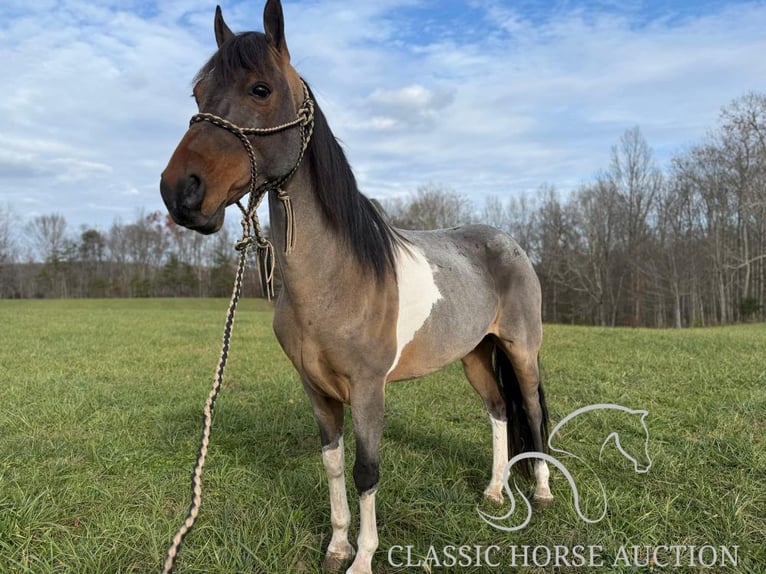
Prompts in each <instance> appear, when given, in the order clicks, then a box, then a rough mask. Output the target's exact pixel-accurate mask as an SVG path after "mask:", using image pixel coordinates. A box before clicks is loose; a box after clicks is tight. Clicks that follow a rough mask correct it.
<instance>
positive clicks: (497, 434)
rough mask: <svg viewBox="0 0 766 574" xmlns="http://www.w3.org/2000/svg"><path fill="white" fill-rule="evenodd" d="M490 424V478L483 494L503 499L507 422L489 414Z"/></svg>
mask: <svg viewBox="0 0 766 574" xmlns="http://www.w3.org/2000/svg"><path fill="white" fill-rule="evenodd" d="M489 422H490V424H491V425H492V478H491V479H490V481H489V486H487V488H486V489H485V490H484V496H486V497H487V498H490V499H492V500H495V501H498V502H499V501H501V500H502V499H503V471H504V470H505V465H506V464H508V423H507V422H506V421H503V420H500V419H496V418H494V417H493V416H492V415H489Z"/></svg>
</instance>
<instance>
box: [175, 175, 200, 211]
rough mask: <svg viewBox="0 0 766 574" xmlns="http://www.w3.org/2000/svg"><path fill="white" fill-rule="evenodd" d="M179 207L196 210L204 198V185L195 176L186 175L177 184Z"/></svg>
mask: <svg viewBox="0 0 766 574" xmlns="http://www.w3.org/2000/svg"><path fill="white" fill-rule="evenodd" d="M178 189H179V190H180V192H181V205H182V206H183V207H185V208H186V209H197V208H199V207H200V205H202V200H203V199H204V198H205V184H204V182H203V181H202V180H201V179H200V178H199V177H198V176H196V175H193V174H192V175H188V176H186V177H184V178H183V179H182V180H181V181H179V182H178Z"/></svg>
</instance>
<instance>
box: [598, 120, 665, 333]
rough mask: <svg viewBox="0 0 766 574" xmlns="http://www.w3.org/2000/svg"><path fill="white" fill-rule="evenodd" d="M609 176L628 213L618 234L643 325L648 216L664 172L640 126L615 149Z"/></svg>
mask: <svg viewBox="0 0 766 574" xmlns="http://www.w3.org/2000/svg"><path fill="white" fill-rule="evenodd" d="M608 177H609V179H610V180H611V183H612V185H613V186H614V189H615V191H616V194H617V198H618V199H619V203H620V207H621V209H622V210H623V212H624V215H623V217H624V225H623V226H622V227H621V228H620V229H618V230H617V231H619V232H620V235H621V239H622V244H623V248H624V250H625V255H626V258H627V261H628V263H629V275H630V279H629V285H630V294H631V299H632V305H631V307H632V315H633V320H632V323H633V324H634V325H639V324H641V302H642V298H643V287H642V268H641V262H642V261H643V260H644V257H645V255H646V253H645V247H646V242H647V240H648V238H649V236H650V235H651V230H650V226H649V222H648V217H649V215H650V213H651V212H652V208H653V206H654V200H655V197H656V196H657V194H658V192H659V190H660V187H661V185H662V173H661V172H660V170H659V169H658V168H657V167H656V165H655V163H654V159H653V157H652V150H651V148H650V147H649V144H648V143H647V142H646V140H645V139H644V136H643V135H642V134H641V130H640V129H639V128H638V126H636V127H634V128H631V129H629V130H626V131H625V133H623V135H622V137H621V138H620V143H619V144H618V145H616V146H613V147H612V160H611V165H610V168H609V172H608Z"/></svg>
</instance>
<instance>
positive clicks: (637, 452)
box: [478, 404, 652, 532]
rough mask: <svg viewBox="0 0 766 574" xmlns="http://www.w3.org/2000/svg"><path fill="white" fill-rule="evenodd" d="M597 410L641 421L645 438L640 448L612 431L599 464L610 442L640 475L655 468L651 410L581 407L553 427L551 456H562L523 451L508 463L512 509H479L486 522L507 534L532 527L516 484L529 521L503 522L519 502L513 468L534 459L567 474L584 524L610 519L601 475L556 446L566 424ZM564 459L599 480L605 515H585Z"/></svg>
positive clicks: (505, 482)
mask: <svg viewBox="0 0 766 574" xmlns="http://www.w3.org/2000/svg"><path fill="white" fill-rule="evenodd" d="M594 411H606V412H612V413H622V414H627V415H629V416H628V417H623V420H626V421H627V422H628V423H634V426H638V425H636V424H635V423H636V422H638V423H639V424H640V428H641V431H638V432H636V433H635V434H636V435H637V436H641V437H642V439H643V441H642V442H641V443H640V445H636V444H634V443H635V442H636V441H635V440H632V439H631V437H630V436H628V437H623V438H620V437H621V436H622V435H620V433H619V432H617V431H613V432H610V433H609V434H608V435H607V436H606V438H604V440H603V441H601V448H600V449H599V456H598V460H599V462H600V461H601V458H602V456H603V454H604V449H605V448H606V447H607V445H608V444H609V443H610V442H614V446H615V448H616V449H617V452H619V453H620V454H622V456H623V457H625V459H626V460H628V461H630V462H631V463H632V464H633V470H634V471H635V473H636V474H646V473H647V472H649V469H650V468H651V467H652V459H651V457H650V456H649V428H648V427H647V426H646V417H647V416H648V415H649V412H648V411H646V410H643V409H630V408H628V407H624V406H622V405H614V404H597V405H588V406H585V407H581V408H579V409H577V410H575V411H573V412H571V413H569V414H568V415H567V416H565V417H564V418H563V419H561V420H560V421H559V422H558V423H557V424H556V426H555V427H553V430H552V431H551V432H550V435H549V436H548V449H549V453H550V452H555V453H557V455H558V456H556V457H554V456H552V455H551V454H549V453H539V452H538V453H535V452H523V453H519V454H517V455H515V456H513V458H511V459H510V460H509V461H508V463H507V464H506V466H505V470H504V471H503V485H504V489H505V492H506V493H507V494H508V498H509V499H510V501H511V505H510V508H509V509H508V511H507V512H506V513H505V514H503V515H502V516H492V515H490V514H488V513H486V512H484V511H482V510H478V512H479V515H480V516H481V518H482V520H484V522H486V523H487V524H489V525H490V526H493V527H494V528H497V529H498V530H503V531H505V532H515V531H517V530H521V529H523V528H524V527H526V525H527V524H529V521H530V520H531V519H532V505H531V504H530V503H529V500H528V499H527V497H526V496H524V493H523V492H522V491H521V489H520V488H519V487H518V485H515V486H516V491H517V492H518V493H519V496H521V498H522V500H523V501H524V504H525V505H526V507H527V515H526V518H525V519H524V520H523V521H522V522H521V523H520V524H518V525H515V526H504V525H502V524H500V522H501V521H503V520H507V519H508V518H510V517H511V516H512V515H513V514H514V512H515V510H516V500H515V497H514V494H513V492H512V491H511V487H510V484H509V482H508V479H509V477H510V473H511V469H512V468H513V466H514V465H515V464H517V463H520V462H523V461H525V460H529V459H532V460H545V461H547V462H550V463H551V464H552V465H553V466H555V467H556V468H558V469H559V470H560V471H561V473H562V474H563V475H564V478H566V480H567V482H568V483H569V486H570V487H571V488H572V496H573V498H574V508H575V512H576V513H577V515H578V516H579V517H580V519H582V520H583V521H584V522H587V523H588V524H596V523H598V522H601V521H602V520H603V519H604V517H605V516H606V512H607V498H606V489H605V488H604V485H603V483H602V482H601V480H600V479H599V478H598V475H597V474H596V472H595V471H594V470H593V469H592V468H591V466H590V465H588V464H587V463H585V461H584V460H583V459H582V458H581V457H579V456H577V455H575V454H573V453H571V452H569V451H566V450H564V449H561V448H556V447H554V446H553V444H552V442H553V438H554V437H555V436H556V435H557V434H558V432H559V431H560V430H561V428H562V427H563V426H564V425H566V424H567V423H568V422H570V421H571V420H573V419H575V418H577V417H579V416H580V415H583V414H585V413H590V412H594ZM625 438H627V441H626V440H625ZM626 444H628V445H630V447H631V448H629V450H630V452H629V451H628V449H626V448H625V445H626ZM561 455H563V456H561ZM562 458H564V459H566V458H572V459H576V460H579V461H581V462H584V463H585V467H586V468H587V469H588V470H589V471H590V472H591V473H592V474H593V476H594V477H595V478H596V481H597V482H598V485H599V489H600V490H601V501H602V510H601V514H600V515H599V516H598V517H596V518H590V517H588V516H586V515H585V513H584V512H583V511H582V508H580V493H579V491H578V489H577V484H576V483H575V479H574V477H573V476H572V473H571V472H569V470H568V469H567V467H566V465H565V464H564V463H563V462H562Z"/></svg>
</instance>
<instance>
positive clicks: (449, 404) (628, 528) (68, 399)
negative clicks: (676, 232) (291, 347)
mask: <svg viewBox="0 0 766 574" xmlns="http://www.w3.org/2000/svg"><path fill="white" fill-rule="evenodd" d="M225 307H226V302H225V301H222V300H172V299H171V300H109V301H0V322H1V323H2V327H3V328H2V330H1V331H0V572H3V573H4V572H30V573H53V572H56V573H59V572H72V573H81V574H88V573H95V574H101V573H112V572H115V573H116V572H119V573H128V572H152V571H158V570H159V567H160V563H161V559H162V557H163V555H164V552H165V550H166V547H167V544H168V543H169V540H170V538H171V536H172V534H173V533H174V532H175V530H176V528H177V527H178V526H179V524H180V521H181V520H182V518H183V516H184V514H185V511H186V508H187V506H188V503H189V500H188V497H189V474H190V470H191V467H192V465H193V462H194V459H195V456H196V453H197V448H198V444H197V442H198V440H199V436H198V435H199V427H200V409H201V406H202V403H203V402H204V399H205V397H206V395H207V392H208V390H209V386H210V384H211V380H212V373H213V368H214V366H215V363H216V361H217V357H218V352H219V347H220V336H221V333H220V331H221V327H222V322H223V318H224V312H225ZM545 337H546V339H545V345H544V351H543V364H544V372H545V377H546V382H545V385H546V391H547V397H548V404H549V408H550V410H551V416H552V419H553V422H554V423H555V422H556V421H558V420H560V419H561V418H562V417H564V416H565V415H567V414H568V413H570V412H571V411H573V410H574V409H576V408H578V407H581V406H584V405H589V404H593V403H618V404H621V405H625V406H629V407H633V408H643V409H646V410H648V411H649V417H648V419H647V422H648V427H649V432H650V442H649V449H650V454H651V456H652V459H653V466H652V468H651V470H650V471H649V473H648V474H643V475H642V474H636V473H634V472H633V467H632V465H631V464H630V463H629V462H628V461H627V460H625V459H624V458H623V457H622V456H620V455H619V454H618V453H617V451H616V450H615V449H614V448H613V447H607V448H606V449H605V450H604V459H603V461H602V463H600V464H599V462H598V460H594V458H595V459H597V458H598V451H599V447H600V444H601V442H602V441H603V439H604V438H605V437H606V434H607V433H608V432H609V430H610V429H613V428H614V429H615V430H617V429H618V428H619V427H620V425H621V424H622V421H621V420H620V419H614V420H612V419H609V417H606V419H609V420H606V419H604V418H603V417H602V418H598V417H596V418H593V419H591V420H589V421H585V422H583V424H581V425H580V426H579V428H576V429H574V430H573V431H572V432H570V433H569V434H568V435H567V436H563V437H562V440H564V441H565V442H566V441H568V447H567V450H570V451H572V452H575V451H576V450H578V451H581V452H582V453H583V454H584V455H585V456H586V457H588V458H589V459H590V460H594V465H593V469H594V471H595V472H596V474H597V475H598V477H599V478H600V479H601V480H602V482H603V484H604V486H605V489H606V493H607V497H608V501H609V509H608V513H607V516H606V518H605V519H604V520H602V521H601V522H599V523H597V524H586V523H585V522H583V521H582V520H580V519H579V518H578V516H577V515H576V514H575V512H574V509H573V504H572V497H571V491H570V489H569V486H568V484H567V482H566V481H565V480H564V479H563V477H562V476H561V475H560V474H559V473H557V472H556V471H552V489H553V493H554V495H555V496H556V501H555V502H554V503H553V504H552V505H551V506H548V507H544V508H535V509H534V514H533V517H532V520H531V522H530V524H529V525H528V526H527V527H526V528H525V529H523V530H521V531H520V532H513V533H506V532H501V531H499V530H496V529H494V528H492V527H490V526H488V525H486V524H485V523H484V522H482V520H481V519H480V517H479V515H478V514H477V511H476V508H477V505H479V506H480V507H481V508H482V509H484V510H486V511H488V512H495V513H498V512H499V509H497V508H492V507H491V506H489V505H488V504H487V503H483V502H482V500H481V493H482V490H483V489H484V487H485V486H486V482H487V480H488V478H489V467H490V462H491V449H490V431H489V424H488V422H487V419H486V416H485V414H484V412H483V410H482V408H481V405H480V402H479V400H478V397H476V395H475V394H474V392H473V390H472V389H471V388H470V386H469V385H468V384H467V383H466V382H465V379H464V377H463V375H462V370H461V368H460V367H459V365H453V366H451V367H449V368H447V369H446V370H445V371H443V372H441V373H439V374H435V375H432V376H430V377H427V378H425V379H423V380H421V381H417V382H411V383H399V384H395V385H392V386H390V387H389V389H388V392H387V412H386V430H385V434H384V439H383V442H384V446H383V450H382V469H381V470H382V482H381V487H380V491H379V494H378V523H379V533H380V548H379V550H378V554H377V555H376V562H375V566H376V572H381V573H389V572H427V571H429V568H427V567H424V566H419V567H407V566H406V564H405V565H403V566H401V567H398V568H397V567H394V566H390V565H389V564H388V560H387V554H388V553H389V551H390V550H392V549H396V550H397V552H396V553H394V554H393V557H394V558H395V562H403V561H404V560H405V559H406V557H405V556H404V554H401V553H399V552H398V549H397V547H398V546H402V547H406V546H408V545H409V546H411V547H412V550H411V554H412V558H413V560H414V561H417V560H419V559H422V558H424V556H425V555H426V554H427V553H428V551H429V547H431V546H433V547H434V548H436V549H439V550H441V549H443V548H444V547H445V546H447V545H479V546H481V547H482V548H486V547H489V546H490V545H493V544H496V545H499V546H500V547H501V548H502V551H501V554H500V555H499V556H502V557H503V559H504V560H505V559H507V548H508V547H509V546H510V545H516V546H518V547H520V546H522V545H530V546H532V547H535V546H547V547H551V548H552V547H554V546H556V545H559V546H566V547H573V546H575V545H577V544H582V545H586V546H587V545H597V546H600V547H602V548H603V557H604V558H605V560H604V562H605V564H606V565H605V566H604V567H602V568H577V567H575V566H571V567H566V566H562V567H559V568H557V569H554V568H553V567H550V566H549V567H536V566H534V565H532V566H529V567H522V568H520V569H511V568H508V567H503V568H492V567H490V566H487V565H485V566H481V567H466V568H458V567H452V568H440V567H438V566H437V565H436V564H435V563H433V562H432V563H430V571H433V572H510V571H520V572H553V571H555V572H631V573H633V572H635V573H638V572H641V573H643V572H651V571H669V572H679V573H682V572H711V573H717V572H744V573H748V574H762V573H763V572H766V552H765V551H764V543H765V542H766V439H765V438H764V435H765V434H766V361H765V360H764V357H766V325H745V326H737V327H727V328H715V329H706V330H687V331H649V330H624V329H599V328H582V327H567V326H555V325H551V326H547V327H546V335H545ZM346 426H347V433H346V445H347V449H349V450H348V451H347V452H348V453H349V458H350V459H352V460H353V457H352V456H350V455H351V452H352V451H351V450H350V449H351V445H352V444H353V437H352V435H351V434H350V432H348V431H349V429H350V424H347V425H346ZM623 430H624V432H625V436H626V437H629V436H630V432H631V430H630V429H628V428H626V429H623ZM319 452H320V451H319V439H318V433H317V431H316V426H315V423H314V420H313V417H312V415H311V413H310V409H309V406H308V403H307V400H306V399H305V397H304V395H303V391H302V389H301V386H300V383H299V381H298V379H297V377H296V375H295V373H294V371H293V370H292V367H291V365H290V364H289V362H288V361H287V359H286V358H285V357H284V355H283V354H282V352H281V350H280V349H279V347H278V346H277V343H276V341H275V339H274V337H273V335H272V333H271V312H270V307H269V306H268V305H267V304H265V303H263V302H260V301H245V302H244V303H243V305H242V308H241V311H240V314H239V316H238V319H237V325H236V328H235V335H234V343H233V350H232V357H231V361H230V365H229V370H228V373H227V380H226V388H225V391H224V393H223V394H222V395H221V397H220V400H219V402H218V404H217V410H216V413H215V424H214V428H213V439H212V446H211V452H210V455H209V458H208V462H207V466H206V470H205V475H204V488H205V493H204V502H203V508H202V514H201V517H200V519H199V521H198V523H197V526H196V527H195V529H194V531H193V532H192V533H191V534H190V535H189V537H188V538H187V540H186V543H185V545H184V548H183V551H182V553H181V558H180V561H179V566H178V569H177V572H179V573H183V572H218V573H224V572H231V573H235V572H237V573H242V572H247V573H254V572H258V573H283V572H286V573H288V572H289V573H311V572H315V571H316V570H317V567H318V565H319V563H320V561H321V557H322V552H323V551H324V548H325V546H326V544H327V542H328V541H329V536H330V525H329V504H328V493H327V485H326V479H325V477H324V471H323V467H322V463H321V458H320V455H319ZM575 466H576V465H575ZM578 480H581V481H582V484H583V485H584V486H583V490H584V491H585V493H584V497H585V500H584V504H585V506H586V508H589V509H591V510H593V509H596V510H597V509H598V508H600V507H599V506H598V504H597V502H598V501H597V497H595V498H594V496H593V494H594V490H593V489H594V487H593V480H592V475H589V474H588V472H587V471H586V470H582V469H581V472H580V474H579V475H578ZM347 481H348V483H349V485H352V484H353V482H352V480H351V469H350V465H349V468H348V469H347ZM588 484H590V486H588ZM351 490H352V493H351V498H350V503H351V507H352V513H353V514H354V516H355V518H356V515H357V514H358V513H357V512H356V495H355V493H353V488H352V489H351ZM594 500H596V502H594ZM597 513H598V512H596V514H597ZM351 534H352V539H355V538H356V522H354V523H353V525H352V533H351ZM626 545H627V546H641V547H645V546H656V545H684V546H686V545H697V546H703V545H711V546H715V547H720V546H726V547H728V548H732V547H734V546H737V547H738V549H737V556H738V566H737V567H736V568H733V567H731V566H720V565H715V566H712V567H710V568H704V567H701V566H699V565H697V566H688V563H689V562H688V558H686V559H683V560H682V561H681V562H682V564H683V565H682V566H679V567H672V568H670V567H669V568H666V569H662V568H659V567H654V568H651V567H647V566H640V565H625V564H623V563H618V564H617V565H616V566H614V565H613V558H616V556H617V553H618V551H619V548H620V547H622V546H626ZM642 552H644V551H643V550H642V551H639V554H641V553H642ZM644 558H645V556H644ZM708 558H709V556H708Z"/></svg>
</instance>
